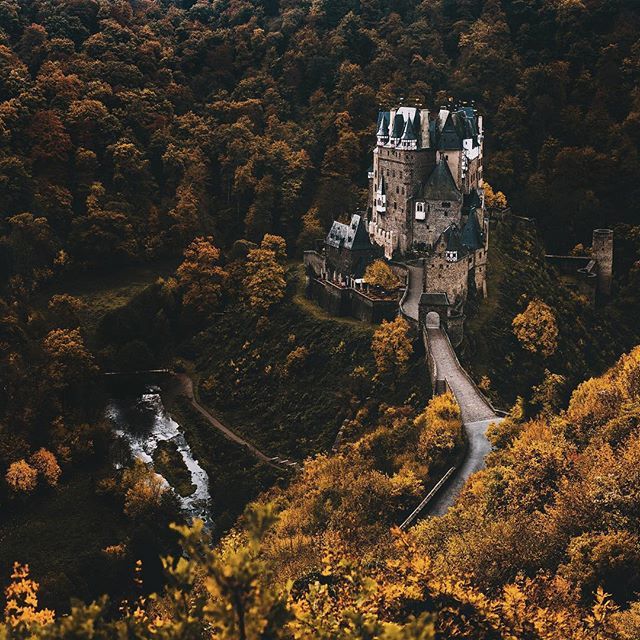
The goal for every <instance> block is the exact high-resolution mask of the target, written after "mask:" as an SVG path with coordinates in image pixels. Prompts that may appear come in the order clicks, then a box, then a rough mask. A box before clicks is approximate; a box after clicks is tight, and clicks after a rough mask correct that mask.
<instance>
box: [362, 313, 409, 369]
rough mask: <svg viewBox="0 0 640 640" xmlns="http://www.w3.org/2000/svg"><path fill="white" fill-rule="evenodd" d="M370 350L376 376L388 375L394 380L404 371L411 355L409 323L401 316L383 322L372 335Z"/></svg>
mask: <svg viewBox="0 0 640 640" xmlns="http://www.w3.org/2000/svg"><path fill="white" fill-rule="evenodd" d="M371 349H372V351H373V357H374V358H375V361H376V367H377V370H378V375H379V376H387V375H389V376H391V377H392V378H393V379H395V378H396V377H397V376H398V375H400V374H401V373H403V372H404V371H406V368H407V365H408V363H409V359H410V358H411V354H412V353H413V346H412V344H411V340H410V338H409V323H408V322H407V321H406V320H405V319H404V318H402V317H401V316H398V317H397V318H396V319H395V320H393V321H391V322H388V321H386V320H383V321H382V324H381V325H380V327H378V329H376V331H375V333H374V334H373V339H372V341H371Z"/></svg>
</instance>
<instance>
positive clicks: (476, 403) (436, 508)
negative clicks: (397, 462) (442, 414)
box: [401, 266, 502, 516]
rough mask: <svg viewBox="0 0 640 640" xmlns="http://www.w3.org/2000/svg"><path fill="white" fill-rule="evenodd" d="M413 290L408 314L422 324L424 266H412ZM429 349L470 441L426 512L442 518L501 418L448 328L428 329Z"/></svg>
mask: <svg viewBox="0 0 640 640" xmlns="http://www.w3.org/2000/svg"><path fill="white" fill-rule="evenodd" d="M408 269H409V274H408V276H409V282H408V286H409V291H408V292H407V296H406V298H405V299H404V301H403V304H402V309H401V310H402V312H403V313H404V315H406V316H407V317H409V318H410V319H411V320H413V321H414V322H415V323H416V324H418V316H419V313H418V309H419V303H420V297H421V295H422V267H414V266H408ZM423 339H424V341H425V347H426V348H427V349H428V350H430V351H431V355H432V358H433V360H434V361H435V363H436V367H437V371H438V379H440V380H446V381H447V384H448V385H449V388H450V389H451V391H452V392H453V394H454V395H455V397H456V400H457V401H458V404H459V405H460V410H461V413H462V422H463V425H464V431H465V436H466V439H467V452H466V455H465V458H464V460H463V461H462V463H461V464H460V465H459V466H458V468H457V469H456V471H455V473H454V474H453V475H452V477H451V479H450V480H449V481H448V482H447V483H446V484H445V485H444V487H443V488H442V489H441V490H440V491H439V492H438V493H437V494H436V496H435V497H434V499H433V500H432V501H431V502H430V503H429V504H428V505H427V507H426V511H425V512H426V513H427V514H429V515H433V516H439V515H443V514H444V513H446V511H447V510H448V509H449V507H451V506H452V505H453V503H454V502H455V501H456V498H457V496H458V494H459V493H460V491H461V490H462V487H463V486H464V484H465V482H466V481H467V479H468V478H469V476H471V475H472V474H474V473H475V472H476V471H479V470H480V469H482V468H483V467H484V459H485V456H486V455H487V454H488V453H489V451H491V443H490V442H489V439H488V438H487V428H488V426H489V425H490V424H491V423H492V422H498V421H499V420H501V419H502V418H499V417H498V416H497V415H496V413H495V412H494V410H493V408H492V407H491V405H490V404H489V403H488V401H487V399H486V398H485V397H484V396H483V395H482V393H481V392H480V390H479V389H478V388H477V387H476V386H475V384H474V383H473V381H472V380H471V378H470V376H469V374H468V373H467V372H466V371H465V370H464V368H463V367H462V365H461V364H460V362H459V361H458V357H457V356H456V354H455V351H454V350H453V347H452V346H451V342H450V341H449V337H448V336H447V334H446V332H445V331H444V329H441V328H435V327H434V328H432V327H428V328H427V329H425V331H424V333H423Z"/></svg>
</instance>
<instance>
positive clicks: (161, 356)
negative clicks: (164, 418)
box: [0, 0, 640, 640]
mask: <svg viewBox="0 0 640 640" xmlns="http://www.w3.org/2000/svg"><path fill="white" fill-rule="evenodd" d="M0 60H1V62H0V586H2V588H4V596H2V597H0V610H1V611H4V616H3V618H2V619H3V622H2V623H1V624H0V638H5V637H6V638H32V637H42V638H96V639H101V638H123V637H131V638H147V637H149V638H151V637H161V638H162V637H164V638H203V637H211V638H221V639H223V638H229V639H231V638H234V639H235V638H243V639H244V638H256V639H257V638H265V639H266V638H327V639H328V638H344V639H345V640H346V639H347V638H349V639H359V638H362V639H364V638H384V639H386V640H392V639H400V638H407V639H408V638H415V639H422V640H429V639H431V638H437V639H438V640H440V639H442V640H444V639H445V638H446V639H448V640H449V639H455V638H460V639H462V638H465V639H466V638H471V639H473V640H476V639H477V640H484V639H487V640H489V639H490V638H504V639H505V640H506V639H507V638H518V639H531V640H552V639H553V640H561V639H562V640H564V639H575V640H587V639H589V640H591V639H602V640H604V639H607V640H609V639H615V640H637V638H638V637H640V601H639V600H638V592H639V591H640V585H639V584H638V583H637V576H638V574H639V573H640V553H639V551H638V549H639V548H640V538H639V536H640V531H639V530H638V526H637V522H638V516H639V515H640V497H639V496H638V495H637V486H638V478H637V477H636V476H637V469H638V464H637V462H638V458H637V457H636V456H638V455H639V453H638V442H639V441H638V435H637V425H638V419H639V417H640V414H639V411H640V409H639V407H640V405H639V394H640V389H638V380H639V379H640V374H639V372H640V364H639V362H640V355H639V354H638V351H637V349H636V350H634V347H635V345H637V344H638V343H640V329H639V327H638V323H637V316H638V312H640V295H639V294H638V291H639V290H640V289H639V287H640V222H639V218H638V201H639V196H640V193H639V189H640V187H639V186H638V185H640V156H639V147H640V89H638V87H639V86H640V13H639V12H638V7H637V3H636V2H635V0H424V1H422V2H420V1H419V0H395V1H393V0H301V1H293V0H195V1H193V0H175V1H172V0H28V1H27V0H0ZM451 97H455V98H456V99H458V100H466V101H470V102H473V104H474V105H475V106H476V108H477V109H478V110H479V112H481V113H482V114H483V116H484V118H485V130H486V133H487V136H486V141H485V155H486V158H487V160H486V171H485V176H486V179H487V180H488V183H490V185H491V187H492V191H493V192H496V193H502V194H504V196H505V197H506V199H507V201H508V204H509V212H511V213H513V214H514V219H513V220H511V221H510V220H509V219H507V220H505V221H502V222H500V223H499V224H498V225H497V227H496V230H495V234H494V235H495V238H496V245H495V246H496V247H498V251H497V252H496V253H494V258H493V265H492V263H491V262H490V266H489V269H490V270H491V268H492V266H493V273H491V272H490V274H489V291H490V299H491V298H492V301H491V303H490V304H489V305H486V304H485V306H484V307H483V303H482V302H480V303H479V304H477V305H474V307H473V308H472V309H471V312H470V321H469V330H468V332H467V337H466V338H465V343H464V344H463V354H462V358H463V360H464V361H465V363H466V364H468V366H469V368H470V370H471V371H472V372H473V373H474V374H475V375H476V376H477V378H478V380H479V384H480V386H481V387H482V388H483V390H484V391H485V392H486V393H487V394H488V395H489V396H490V397H491V398H492V400H493V401H494V402H495V403H496V404H499V405H500V406H501V407H503V408H505V409H506V410H507V411H508V417H507V419H506V420H505V421H503V422H502V423H501V424H500V425H496V426H494V427H492V429H491V432H490V437H491V440H492V443H493V446H494V450H493V452H492V453H491V454H490V456H489V458H488V460H487V468H486V469H485V470H483V471H482V472H480V473H479V474H477V475H476V476H474V477H473V478H472V480H471V482H470V483H469V485H468V486H467V487H466V489H465V491H464V492H463V494H462V495H461V497H460V499H459V501H458V503H457V504H456V506H455V508H453V509H451V510H450V511H449V513H448V514H447V515H446V516H444V517H442V518H434V519H427V520H424V521H423V522H421V523H420V524H418V525H417V526H416V527H415V528H413V529H411V530H410V531H408V532H405V533H401V532H400V531H399V530H398V529H397V526H396V525H397V524H398V523H399V522H400V521H401V520H402V517H403V516H404V515H406V513H407V511H408V510H410V508H411V506H412V505H415V503H416V502H417V501H418V500H419V498H420V497H421V496H422V495H424V492H425V491H426V490H428V489H429V488H430V487H432V486H433V483H434V481H435V479H436V478H437V477H439V475H441V474H442V472H443V470H445V469H446V468H447V467H448V465H449V464H450V462H451V460H455V459H456V457H457V456H460V455H461V454H462V451H463V449H464V443H463V442H462V440H461V431H460V411H459V407H457V404H456V402H455V399H454V398H452V397H450V396H440V397H438V398H435V399H433V400H431V401H429V395H430V394H429V393H428V390H426V389H424V388H420V387H419V385H417V384H416V382H415V380H416V376H415V372H416V371H417V370H418V368H420V367H421V366H423V364H422V361H421V354H420V353H417V352H415V349H414V348H413V347H412V345H411V343H410V342H409V341H408V338H407V332H406V327H404V326H403V325H402V323H401V322H397V323H389V324H386V325H382V327H381V328H366V327H362V326H358V325H356V324H355V323H350V322H348V321H340V322H337V321H331V320H330V319H328V318H326V317H323V316H321V315H318V312H317V310H311V309H310V308H309V306H308V305H307V306H305V303H304V301H301V299H300V298H301V296H300V291H299V289H300V279H301V272H300V258H301V255H302V252H303V251H304V250H305V249H307V248H311V247H312V246H313V245H314V243H315V241H317V240H318V239H319V238H322V237H323V236H324V235H325V234H326V231H327V229H328V228H329V226H330V224H331V222H332V220H334V219H338V218H340V219H347V218H348V217H349V216H350V215H351V214H352V213H353V212H354V211H355V210H357V209H359V208H363V207H364V205H365V198H366V190H367V169H368V167H369V162H370V150H371V147H372V145H373V143H374V136H375V122H376V114H377V112H378V109H379V107H380V106H382V107H384V108H388V107H389V106H390V105H392V104H395V103H397V102H398V101H399V100H405V101H406V102H407V103H417V102H420V103H421V104H424V105H429V106H433V107H434V108H438V107H439V106H440V104H445V103H446V102H447V101H448V100H449V99H450V98H451ZM516 217H517V219H515V218H516ZM522 218H529V219H532V220H533V221H534V223H533V225H534V227H535V228H532V227H531V225H529V224H523V223H522V222H518V221H517V220H521V219H522ZM597 227H607V228H612V229H613V230H614V233H615V242H616V244H615V269H614V278H615V279H614V295H613V297H612V299H611V301H610V302H609V304H608V305H607V307H605V308H604V309H600V310H593V309H591V308H590V307H589V306H588V305H585V304H584V301H582V300H580V299H579V298H578V297H576V296H574V295H573V294H572V293H570V292H569V291H568V290H566V289H565V288H563V287H562V286H561V285H560V284H559V283H558V282H557V281H556V279H555V277H554V274H553V272H551V271H549V270H548V268H547V267H546V266H545V264H544V253H545V252H547V253H569V252H572V251H573V252H577V253H579V252H580V251H581V250H584V247H585V246H587V245H588V244H589V239H590V238H591V233H592V230H593V229H594V228H597ZM496 256H497V257H496ZM538 300H542V301H544V306H538V307H537V309H538V311H540V310H542V314H543V317H544V318H545V322H546V323H547V324H546V325H545V326H546V327H547V329H548V327H551V330H546V332H544V335H542V337H541V340H540V342H541V344H543V343H544V344H546V347H545V346H543V348H541V349H533V350H532V349H529V348H528V347H527V344H528V343H527V340H530V337H528V334H527V331H526V330H527V322H526V320H527V317H526V311H527V310H528V309H529V308H530V307H531V303H534V307H531V308H532V309H533V310H534V311H535V310H536V307H535V305H536V304H538V303H537V301H538ZM314 314H315V315H314ZM516 318H519V320H516ZM514 321H515V324H514ZM518 327H521V330H520V331H518ZM522 327H524V328H522ZM539 328H540V327H539V326H536V327H535V329H536V330H537V329H539ZM486 336H490V337H491V341H492V345H493V349H492V351H491V352H490V353H488V352H487V349H486V347H485V346H483V345H484V343H485V342H486ZM534 337H535V339H536V341H537V340H538V339H539V338H540V336H539V335H537V334H536V336H534ZM545 340H546V343H545ZM625 353H626V354H627V355H623V354H625ZM164 367H172V368H174V369H176V370H177V371H180V372H183V373H184V374H185V375H194V376H196V382H197V384H196V394H197V396H198V397H199V398H200V399H202V401H203V402H206V403H208V405H209V406H213V407H216V409H217V410H218V411H219V412H220V415H221V416H222V418H224V419H225V420H228V421H231V422H232V423H234V424H240V425H242V429H243V434H244V435H245V436H246V437H250V438H251V440H252V441H255V442H257V443H258V444H259V445H260V446H261V447H266V448H267V449H268V448H269V447H272V450H270V451H269V452H270V453H271V455H275V454H276V453H281V452H283V455H286V456H289V457H291V458H292V459H296V460H300V461H303V460H306V462H305V463H304V467H303V470H302V472H301V473H300V474H299V475H297V476H292V475H291V474H288V473H282V472H281V471H282V470H281V469H280V470H278V469H274V468H271V467H269V466H268V465H262V464H257V463H256V461H255V460H253V459H252V458H251V457H250V456H248V455H247V453H246V451H243V450H240V449H237V448H233V447H232V446H231V445H229V444H228V443H224V442H223V443H220V442H218V440H215V439H214V436H212V434H211V432H210V431H209V430H208V427H207V425H205V424H204V423H203V422H202V421H201V420H200V418H198V417H197V416H194V415H193V408H192V407H190V406H187V404H186V403H185V402H184V401H183V400H180V399H178V400H176V401H175V402H174V404H172V405H171V414H172V415H175V416H178V417H179V418H180V422H181V424H183V426H184V429H185V431H186V432H187V433H188V435H189V437H190V438H191V441H192V442H193V448H194V450H196V452H197V453H199V454H200V455H201V456H202V457H203V459H206V463H205V464H204V466H205V468H206V471H207V472H208V474H209V477H210V478H211V477H215V478H216V480H215V483H216V491H215V493H216V495H218V496H221V497H220V498H219V500H220V502H219V503H217V504H216V512H215V518H216V522H217V525H218V526H217V528H216V529H214V530H213V531H207V530H203V528H202V526H201V525H200V524H198V523H196V524H194V525H193V526H188V523H187V522H185V521H184V518H183V517H182V516H181V515H180V512H179V509H178V505H177V501H176V497H175V496H173V495H171V494H170V492H167V491H166V490H165V488H164V487H163V486H161V485H159V484H158V482H157V481H156V479H155V477H154V476H153V474H150V473H149V472H148V470H147V469H146V468H145V467H144V465H139V464H136V463H135V462H134V461H133V460H127V461H126V464H124V465H123V467H122V468H119V469H117V470H116V469H115V468H114V466H113V464H112V462H111V457H112V455H113V446H114V437H113V433H112V429H111V428H110V426H109V424H108V423H107V422H105V420H104V416H103V411H102V409H103V406H104V402H105V391H104V389H103V384H102V380H103V378H104V373H105V372H111V371H117V370H123V369H130V370H137V369H156V368H164ZM309 372H313V375H311V374H310V373H309ZM338 429H340V431H341V433H342V434H343V435H344V441H345V442H344V445H343V446H342V447H340V448H338V449H337V450H335V447H332V444H333V441H334V436H335V433H336V432H337V431H338ZM214 451H215V452H218V453H216V455H219V456H221V457H220V459H215V460H214V459H213V453H211V452H214ZM162 456H163V458H162V460H161V463H162V464H164V465H165V466H167V467H168V468H170V467H171V465H172V459H173V458H172V456H175V451H172V450H171V449H168V450H166V451H164V452H162ZM229 467H233V468H234V472H233V473H230V472H228V468H229ZM225 469H226V470H225ZM180 471H181V470H180V469H177V470H173V473H174V474H176V476H179V474H180ZM246 505H248V508H247V510H246V512H245V513H244V514H243V515H242V511H243V510H244V507H245V506H246ZM79 507H80V508H79ZM238 518H239V519H238ZM171 523H176V524H174V525H171ZM210 538H211V539H210ZM54 550H55V552H54ZM14 562H15V563H16V565H15V566H14V565H13V563H14ZM27 565H30V566H27ZM152 594H153V595H152ZM76 599H78V600H76ZM72 600H73V602H72ZM80 601H84V604H83V603H81V602H80ZM91 602H93V604H90V603H91Z"/></svg>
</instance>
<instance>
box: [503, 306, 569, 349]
mask: <svg viewBox="0 0 640 640" xmlns="http://www.w3.org/2000/svg"><path fill="white" fill-rule="evenodd" d="M512 327H513V333H514V334H515V336H516V338H518V341H519V342H520V344H521V345H522V347H523V348H524V349H526V350H527V351H530V352H531V353H540V354H542V355H543V356H544V357H545V358H548V357H549V356H552V355H553V354H554V353H555V352H556V349H557V348H558V325H557V322H556V317H555V315H554V313H553V310H552V309H551V307H549V305H547V304H545V303H544V302H542V301H541V300H532V301H531V302H530V303H529V304H528V305H527V308H526V309H525V310H524V311H523V312H522V313H519V314H518V315H517V316H516V317H515V318H514V319H513V321H512Z"/></svg>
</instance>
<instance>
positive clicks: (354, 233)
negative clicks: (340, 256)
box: [325, 213, 373, 250]
mask: <svg viewBox="0 0 640 640" xmlns="http://www.w3.org/2000/svg"><path fill="white" fill-rule="evenodd" d="M325 243H326V244H327V245H329V246H330V247H335V248H336V249H341V248H344V249H349V250H361V249H371V248H372V247H373V245H372V244H371V240H370V239H369V234H368V233H367V229H366V225H365V223H364V220H363V219H362V216H360V215H359V214H357V213H355V214H353V216H352V217H351V222H350V223H349V224H345V223H344V222H338V221H337V220H334V222H333V224H332V225H331V229H330V230H329V234H328V235H327V238H326V240H325Z"/></svg>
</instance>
